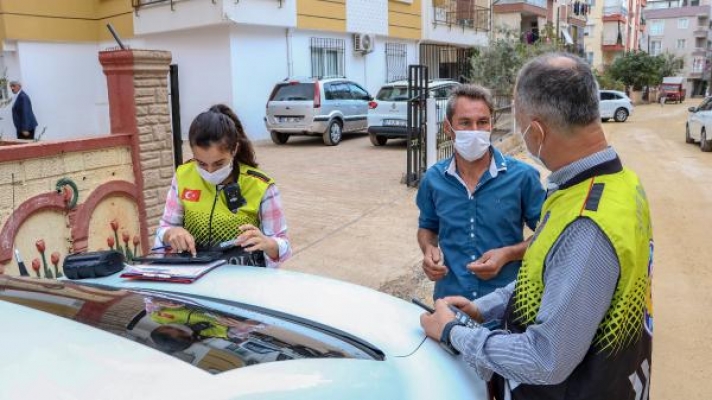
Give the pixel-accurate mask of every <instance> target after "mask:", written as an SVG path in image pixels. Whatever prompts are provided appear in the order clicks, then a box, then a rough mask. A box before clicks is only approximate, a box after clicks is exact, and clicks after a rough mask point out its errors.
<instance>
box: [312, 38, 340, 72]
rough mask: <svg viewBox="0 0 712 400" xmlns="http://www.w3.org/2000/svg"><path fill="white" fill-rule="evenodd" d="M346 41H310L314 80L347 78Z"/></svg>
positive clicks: (319, 39)
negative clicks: (336, 77) (337, 77)
mask: <svg viewBox="0 0 712 400" xmlns="http://www.w3.org/2000/svg"><path fill="white" fill-rule="evenodd" d="M345 49H346V42H345V41H344V39H333V38H318V37H313V38H311V39H310V40H309V50H310V52H311V72H312V77H314V78H325V77H330V76H332V77H335V76H346V74H345V61H346V59H345V57H346V56H345V54H344V51H345Z"/></svg>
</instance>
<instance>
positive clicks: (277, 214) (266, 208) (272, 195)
mask: <svg viewBox="0 0 712 400" xmlns="http://www.w3.org/2000/svg"><path fill="white" fill-rule="evenodd" d="M181 211H182V210H181ZM260 228H261V229H262V233H263V234H264V235H265V236H267V237H270V238H272V239H274V240H275V241H276V242H277V246H278V247H279V258H278V259H276V260H273V259H272V258H270V257H269V256H267V257H265V259H266V260H267V267H268V268H279V265H280V264H282V263H283V262H284V261H286V260H287V259H288V258H289V257H291V256H292V245H291V244H290V243H289V237H287V220H286V218H285V217H284V210H283V209H282V199H281V197H280V195H279V189H277V186H276V185H270V186H269V187H268V188H267V191H266V192H265V194H264V196H263V197H262V202H261V203H260Z"/></svg>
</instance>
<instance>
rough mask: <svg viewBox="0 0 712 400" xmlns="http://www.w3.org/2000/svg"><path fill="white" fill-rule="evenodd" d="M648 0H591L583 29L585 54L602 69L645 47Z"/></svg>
mask: <svg viewBox="0 0 712 400" xmlns="http://www.w3.org/2000/svg"><path fill="white" fill-rule="evenodd" d="M646 6H647V0H591V13H590V14H589V16H588V20H587V22H586V26H585V28H584V37H585V40H584V45H585V49H584V52H585V56H586V59H587V60H589V62H590V63H591V65H592V66H593V67H594V68H595V69H597V70H598V71H599V72H603V70H605V68H606V67H607V66H608V65H610V64H611V63H613V60H615V59H616V57H619V56H621V55H623V54H624V53H626V52H631V51H632V52H636V51H641V50H643V51H644V50H645V48H643V47H642V46H641V43H642V42H643V41H644V36H645V30H646V21H645V19H644V18H643V10H644V9H645V7H646Z"/></svg>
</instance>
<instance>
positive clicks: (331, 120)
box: [265, 78, 373, 146]
mask: <svg viewBox="0 0 712 400" xmlns="http://www.w3.org/2000/svg"><path fill="white" fill-rule="evenodd" d="M371 100H373V97H372V96H371V95H369V94H368V91H366V89H364V88H362V87H361V86H360V85H359V84H357V83H356V82H352V81H350V80H347V79H344V78H331V79H314V78H302V79H299V78H293V79H286V80H284V81H283V82H279V83H277V84H276V85H275V86H274V89H272V94H271V95H270V96H269V100H268V101H267V113H266V115H265V125H266V126H267V130H268V131H269V132H270V136H271V137H272V141H273V142H274V143H276V144H284V143H287V140H289V137H290V136H292V135H319V136H322V138H323V140H324V144H325V145H327V146H335V145H337V144H339V142H341V135H342V133H349V132H364V131H365V130H366V128H367V115H368V102H369V101H371Z"/></svg>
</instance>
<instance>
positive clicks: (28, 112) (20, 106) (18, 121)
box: [10, 81, 37, 140]
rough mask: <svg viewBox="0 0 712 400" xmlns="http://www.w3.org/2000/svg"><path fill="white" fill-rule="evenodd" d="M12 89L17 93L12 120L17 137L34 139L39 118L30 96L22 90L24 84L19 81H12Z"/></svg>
mask: <svg viewBox="0 0 712 400" xmlns="http://www.w3.org/2000/svg"><path fill="white" fill-rule="evenodd" d="M10 90H12V93H13V94H15V103H14V104H13V105H12V122H13V123H14V124H15V129H16V130H17V138H18V139H26V140H34V138H35V128H37V119H35V114H34V113H33V112H32V102H31V101H30V96H28V95H27V93H25V92H24V91H23V90H22V84H21V83H20V82H18V81H12V82H10Z"/></svg>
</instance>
